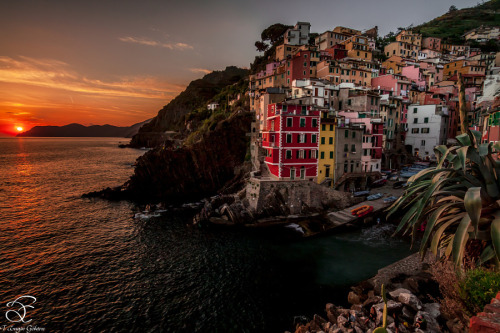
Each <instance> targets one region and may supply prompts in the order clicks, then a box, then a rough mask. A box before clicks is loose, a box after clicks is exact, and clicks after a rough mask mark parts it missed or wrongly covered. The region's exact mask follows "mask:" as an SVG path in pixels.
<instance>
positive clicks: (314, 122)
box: [312, 118, 318, 127]
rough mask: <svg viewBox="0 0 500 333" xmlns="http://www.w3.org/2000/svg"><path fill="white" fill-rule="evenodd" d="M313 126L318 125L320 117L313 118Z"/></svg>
mask: <svg viewBox="0 0 500 333" xmlns="http://www.w3.org/2000/svg"><path fill="white" fill-rule="evenodd" d="M312 127H318V119H316V118H313V120H312Z"/></svg>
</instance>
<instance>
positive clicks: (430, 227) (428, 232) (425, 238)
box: [420, 201, 457, 252]
mask: <svg viewBox="0 0 500 333" xmlns="http://www.w3.org/2000/svg"><path fill="white" fill-rule="evenodd" d="M438 203H439V201H438ZM453 206H457V203H454V202H452V203H447V204H444V205H442V206H440V207H439V208H438V209H436V210H435V211H434V212H433V213H432V215H431V216H430V217H429V220H428V221H427V225H426V227H425V231H424V236H423V238H422V243H421V244H420V252H423V251H424V249H425V248H426V247H427V243H428V240H429V236H430V235H431V232H432V231H433V230H434V226H435V225H436V224H437V223H439V222H438V219H439V217H441V214H442V213H443V212H445V211H446V210H447V209H449V208H451V207H453Z"/></svg>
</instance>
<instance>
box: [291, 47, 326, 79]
mask: <svg viewBox="0 0 500 333" xmlns="http://www.w3.org/2000/svg"><path fill="white" fill-rule="evenodd" d="M319 56H320V53H319V52H311V51H304V50H302V51H299V52H297V53H296V54H295V55H294V56H293V57H292V58H290V59H288V60H286V84H287V85H288V86H289V85H291V84H292V82H293V80H297V79H310V78H311V77H316V64H317V62H318V61H319Z"/></svg>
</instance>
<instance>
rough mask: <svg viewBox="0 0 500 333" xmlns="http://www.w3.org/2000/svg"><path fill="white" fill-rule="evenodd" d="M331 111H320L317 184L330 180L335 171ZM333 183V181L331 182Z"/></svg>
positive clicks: (332, 115)
mask: <svg viewBox="0 0 500 333" xmlns="http://www.w3.org/2000/svg"><path fill="white" fill-rule="evenodd" d="M336 122H337V118H336V117H335V116H334V114H333V112H330V111H322V112H321V119H320V131H319V137H320V140H319V156H318V178H317V182H318V184H321V183H323V182H325V181H332V180H333V179H334V176H335V175H334V172H335V125H336ZM332 184H333V182H332Z"/></svg>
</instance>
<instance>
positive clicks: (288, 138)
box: [286, 134, 292, 143]
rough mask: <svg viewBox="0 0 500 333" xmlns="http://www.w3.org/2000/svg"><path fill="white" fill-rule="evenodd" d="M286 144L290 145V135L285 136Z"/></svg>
mask: <svg viewBox="0 0 500 333" xmlns="http://www.w3.org/2000/svg"><path fill="white" fill-rule="evenodd" d="M286 143H292V135H291V134H287V135H286Z"/></svg>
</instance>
